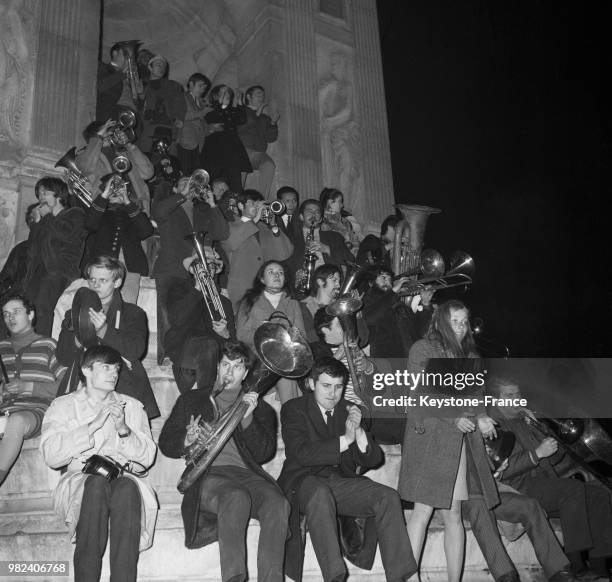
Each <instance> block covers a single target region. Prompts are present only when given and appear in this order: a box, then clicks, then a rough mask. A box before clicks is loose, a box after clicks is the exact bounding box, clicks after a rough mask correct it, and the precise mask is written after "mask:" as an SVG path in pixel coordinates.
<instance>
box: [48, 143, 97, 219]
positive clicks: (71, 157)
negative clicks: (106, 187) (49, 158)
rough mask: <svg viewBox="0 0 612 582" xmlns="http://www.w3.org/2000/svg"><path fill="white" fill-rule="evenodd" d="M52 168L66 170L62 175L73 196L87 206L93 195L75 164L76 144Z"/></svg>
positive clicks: (89, 204) (87, 182)
mask: <svg viewBox="0 0 612 582" xmlns="http://www.w3.org/2000/svg"><path fill="white" fill-rule="evenodd" d="M54 168H63V169H64V170H66V174H65V176H64V178H65V180H66V183H67V184H68V189H69V190H70V193H71V194H72V195H73V196H76V198H78V199H79V200H80V201H81V203H82V204H84V205H85V206H87V208H89V207H90V206H91V203H92V202H93V195H92V193H91V190H90V184H89V181H88V180H87V178H86V177H85V176H84V175H83V174H82V172H81V170H79V168H78V166H77V165H76V146H73V147H71V148H70V149H69V150H68V151H67V152H66V153H65V154H64V155H63V156H62V157H61V158H60V159H59V160H57V162H56V163H55V166H54Z"/></svg>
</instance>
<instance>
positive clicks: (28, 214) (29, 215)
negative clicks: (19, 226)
mask: <svg viewBox="0 0 612 582" xmlns="http://www.w3.org/2000/svg"><path fill="white" fill-rule="evenodd" d="M37 206H38V202H34V203H32V204H30V205H29V206H28V207H27V208H26V212H25V223H26V224H27V225H28V226H30V221H31V220H32V210H34V209H35V208H36V207H37Z"/></svg>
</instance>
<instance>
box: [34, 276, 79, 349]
mask: <svg viewBox="0 0 612 582" xmlns="http://www.w3.org/2000/svg"><path fill="white" fill-rule="evenodd" d="M39 275H40V278H39V277H38V276H37V277H36V278H35V280H34V282H33V287H34V289H32V288H31V289H30V290H28V291H27V295H28V297H29V298H30V299H31V300H32V302H33V303H34V305H35V306H36V326H35V327H36V331H37V332H38V333H39V334H40V335H43V336H45V337H51V331H52V330H53V312H54V310H55V304H56V303H57V300H58V299H59V298H60V295H61V294H62V293H63V292H64V289H66V287H68V285H70V283H71V282H72V279H70V278H69V277H65V276H63V275H58V274H49V273H44V272H39Z"/></svg>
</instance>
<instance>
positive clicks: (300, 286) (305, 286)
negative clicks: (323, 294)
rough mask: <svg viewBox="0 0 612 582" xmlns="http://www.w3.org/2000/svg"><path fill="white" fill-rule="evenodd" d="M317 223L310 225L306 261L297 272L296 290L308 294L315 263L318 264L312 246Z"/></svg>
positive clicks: (305, 252)
mask: <svg viewBox="0 0 612 582" xmlns="http://www.w3.org/2000/svg"><path fill="white" fill-rule="evenodd" d="M315 228H316V227H315V225H314V224H311V225H310V230H309V231H308V237H307V238H306V243H305V248H304V263H303V264H302V267H301V268H300V269H298V271H297V273H296V274H295V290H296V291H297V292H298V293H304V294H307V293H309V292H310V285H311V283H312V276H313V275H314V271H315V265H316V264H317V254H316V253H313V252H311V250H310V246H311V245H312V243H313V241H314V231H315Z"/></svg>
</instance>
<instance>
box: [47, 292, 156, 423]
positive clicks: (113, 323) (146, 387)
mask: <svg viewBox="0 0 612 582" xmlns="http://www.w3.org/2000/svg"><path fill="white" fill-rule="evenodd" d="M106 324H107V328H106V333H105V334H104V337H102V338H99V339H98V341H99V343H100V344H102V345H106V346H110V347H111V348H115V349H116V350H117V351H118V352H119V353H120V354H121V356H123V358H125V360H127V362H124V364H123V365H122V366H121V371H120V372H119V380H118V382H117V388H116V391H117V392H118V393H119V394H127V395H128V396H132V397H133V398H137V399H138V400H140V402H142V404H143V405H144V408H145V411H146V413H147V416H148V417H149V419H151V418H156V417H158V416H159V408H158V407H157V402H156V400H155V395H154V394H153V389H152V388H151V383H150V382H149V377H148V376H147V373H146V372H145V369H144V366H143V365H142V362H141V361H140V359H141V358H143V357H144V356H145V355H146V352H147V343H148V337H149V328H148V325H147V315H146V313H145V312H144V311H143V310H142V309H141V308H140V307H138V305H134V304H133V303H126V302H124V301H123V299H122V298H121V293H120V292H119V290H117V289H116V290H115V292H114V294H113V299H112V300H111V304H110V306H109V308H108V312H107V314H106ZM74 338H75V335H74V329H73V327H72V310H70V309H69V310H68V311H67V312H66V315H65V317H64V321H63V322H62V330H61V332H60V335H59V339H58V342H57V359H58V360H59V362H60V363H61V364H63V365H64V366H68V367H69V368H70V369H69V370H68V371H67V372H66V374H65V375H64V378H63V379H62V383H61V385H60V387H59V390H58V396H60V395H62V394H67V393H69V392H73V391H74V390H76V388H77V386H78V371H79V365H80V361H81V356H82V354H83V348H82V347H78V346H77V345H76V343H75V341H74Z"/></svg>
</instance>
